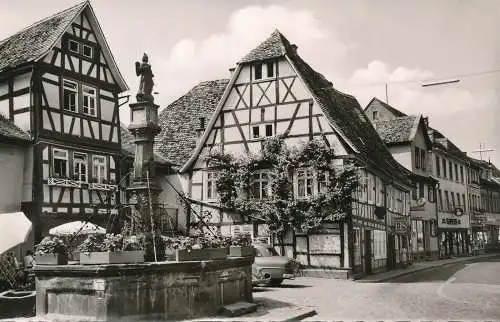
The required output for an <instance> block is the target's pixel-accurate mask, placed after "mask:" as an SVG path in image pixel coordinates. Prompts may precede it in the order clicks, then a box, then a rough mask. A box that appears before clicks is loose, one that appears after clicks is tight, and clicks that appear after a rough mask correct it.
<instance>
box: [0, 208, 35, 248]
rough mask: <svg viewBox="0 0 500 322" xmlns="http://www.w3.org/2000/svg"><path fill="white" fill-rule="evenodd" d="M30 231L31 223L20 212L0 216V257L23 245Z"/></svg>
mask: <svg viewBox="0 0 500 322" xmlns="http://www.w3.org/2000/svg"><path fill="white" fill-rule="evenodd" d="M31 229H32V224H31V221H30V220H29V219H28V217H26V215H25V214H24V213H22V212H11V213H4V214H0V255H2V254H3V253H5V252H6V251H8V250H9V249H11V248H13V247H16V246H18V245H20V244H22V243H24V242H25V241H26V240H27V239H28V236H29V234H30V232H31Z"/></svg>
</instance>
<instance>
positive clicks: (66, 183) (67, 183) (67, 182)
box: [47, 177, 82, 188]
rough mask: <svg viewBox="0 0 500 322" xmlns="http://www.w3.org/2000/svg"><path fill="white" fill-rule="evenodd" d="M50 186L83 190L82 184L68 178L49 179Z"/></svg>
mask: <svg viewBox="0 0 500 322" xmlns="http://www.w3.org/2000/svg"><path fill="white" fill-rule="evenodd" d="M47 183H48V185H49V186H60V187H68V188H81V187H82V182H81V181H76V180H71V179H67V178H54V177H52V178H49V179H48V180H47Z"/></svg>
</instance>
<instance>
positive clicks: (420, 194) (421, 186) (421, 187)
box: [418, 182, 424, 198]
mask: <svg viewBox="0 0 500 322" xmlns="http://www.w3.org/2000/svg"><path fill="white" fill-rule="evenodd" d="M418 197H419V198H424V184H423V182H420V183H419V185H418Z"/></svg>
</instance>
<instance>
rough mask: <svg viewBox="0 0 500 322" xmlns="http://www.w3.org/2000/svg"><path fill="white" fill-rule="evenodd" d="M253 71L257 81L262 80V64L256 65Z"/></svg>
mask: <svg viewBox="0 0 500 322" xmlns="http://www.w3.org/2000/svg"><path fill="white" fill-rule="evenodd" d="M253 70H254V76H255V79H256V80H257V79H262V64H255V65H254V66H253Z"/></svg>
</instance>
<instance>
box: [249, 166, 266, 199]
mask: <svg viewBox="0 0 500 322" xmlns="http://www.w3.org/2000/svg"><path fill="white" fill-rule="evenodd" d="M251 180H252V181H251V184H250V198H254V199H266V198H267V197H268V196H269V175H268V174H267V172H257V173H254V174H253V175H252V178H251Z"/></svg>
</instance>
